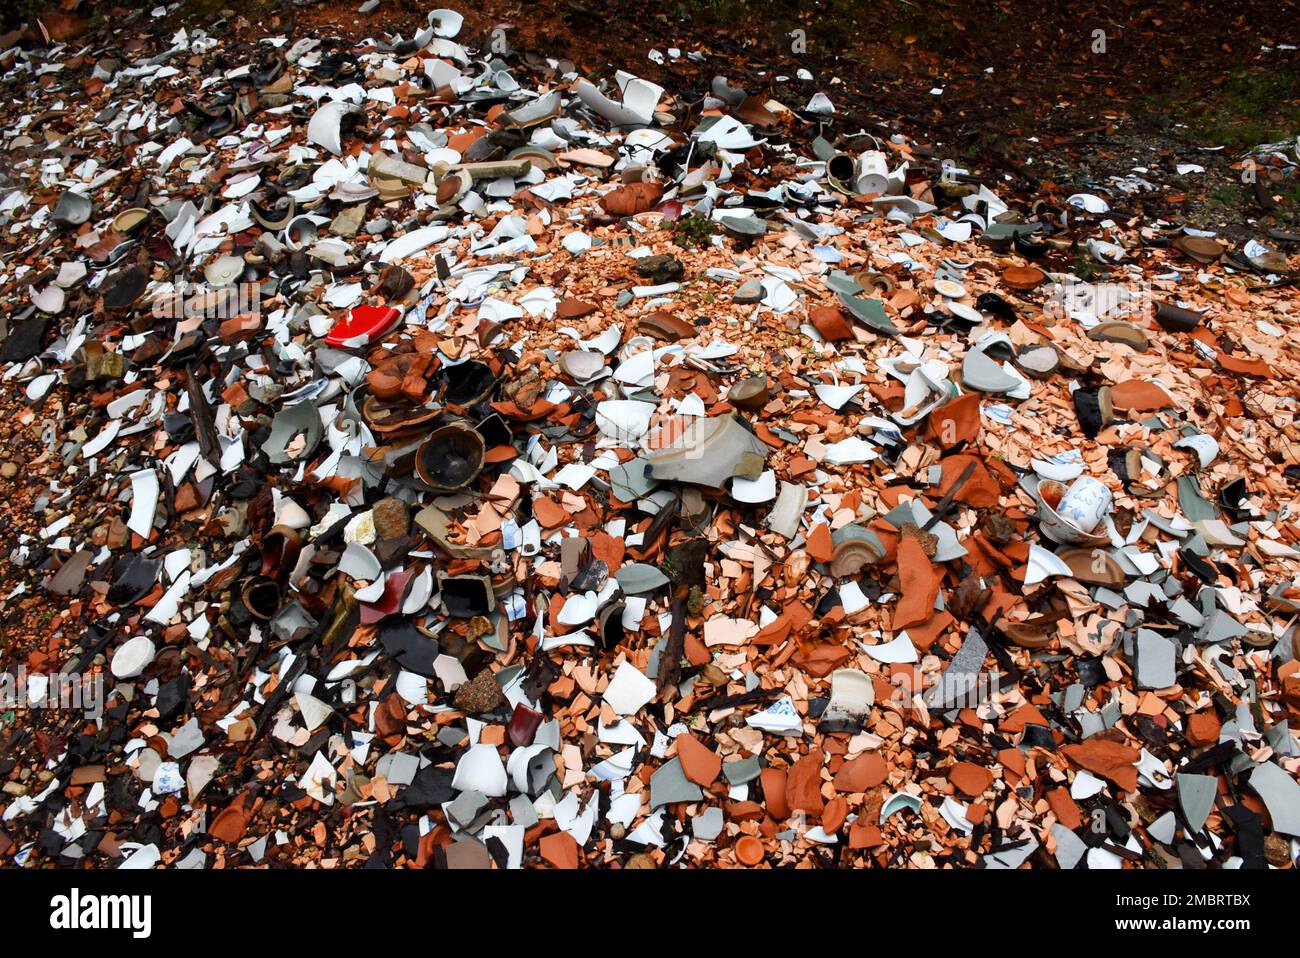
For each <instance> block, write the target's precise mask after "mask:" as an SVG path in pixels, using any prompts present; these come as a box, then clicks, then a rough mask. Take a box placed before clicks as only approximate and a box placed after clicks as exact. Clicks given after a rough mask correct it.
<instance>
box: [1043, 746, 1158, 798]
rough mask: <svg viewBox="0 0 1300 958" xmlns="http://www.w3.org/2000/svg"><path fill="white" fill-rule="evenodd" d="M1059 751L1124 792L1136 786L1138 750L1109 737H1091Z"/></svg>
mask: <svg viewBox="0 0 1300 958" xmlns="http://www.w3.org/2000/svg"><path fill="white" fill-rule="evenodd" d="M1061 752H1062V753H1063V754H1064V755H1065V757H1066V758H1068V759H1069V760H1070V761H1071V762H1073V763H1074V764H1075V765H1077V766H1079V767H1080V768H1086V769H1087V770H1088V771H1090V772H1093V773H1094V774H1096V775H1100V776H1101V777H1102V778H1105V779H1108V780H1109V781H1112V782H1114V783H1115V784H1116V785H1118V786H1119V787H1120V788H1122V789H1124V791H1126V792H1131V791H1133V790H1134V789H1136V788H1137V760H1138V758H1139V752H1138V750H1137V749H1135V748H1129V747H1128V746H1127V745H1120V744H1119V743H1118V742H1112V741H1111V740H1110V739H1105V738H1097V737H1095V736H1094V737H1093V738H1090V739H1087V740H1085V741H1083V742H1081V743H1079V744H1078V745H1067V746H1065V747H1064V748H1062V749H1061Z"/></svg>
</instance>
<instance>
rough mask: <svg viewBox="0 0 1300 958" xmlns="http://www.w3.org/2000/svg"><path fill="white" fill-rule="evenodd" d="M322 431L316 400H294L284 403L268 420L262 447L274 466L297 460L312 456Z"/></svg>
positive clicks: (322, 433) (318, 443) (322, 434)
mask: <svg viewBox="0 0 1300 958" xmlns="http://www.w3.org/2000/svg"><path fill="white" fill-rule="evenodd" d="M324 433H325V430H324V427H323V426H322V425H321V421H320V410H318V409H317V408H316V405H315V403H312V402H301V403H295V404H294V405H292V406H285V407H284V408H283V409H281V410H280V411H279V412H278V413H276V416H275V418H274V419H273V420H271V434H270V435H269V436H268V437H267V439H266V442H265V443H264V444H263V445H262V451H263V452H265V453H266V457H267V458H268V459H269V460H271V462H272V463H273V464H274V465H277V466H280V465H284V464H285V463H288V462H299V461H302V460H305V459H309V458H311V456H312V454H313V453H315V451H316V447H317V446H319V445H320V441H321V438H322V436H324Z"/></svg>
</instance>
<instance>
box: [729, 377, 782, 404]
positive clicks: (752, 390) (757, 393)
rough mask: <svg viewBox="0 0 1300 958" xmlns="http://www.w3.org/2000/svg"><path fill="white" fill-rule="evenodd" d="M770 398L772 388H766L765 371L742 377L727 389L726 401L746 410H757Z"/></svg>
mask: <svg viewBox="0 0 1300 958" xmlns="http://www.w3.org/2000/svg"><path fill="white" fill-rule="evenodd" d="M771 399H772V390H771V389H770V388H768V384H767V373H760V374H759V375H757V376H749V377H747V378H745V379H742V380H740V381H739V382H738V383H736V384H735V385H734V386H732V387H731V389H730V390H728V391H727V402H729V403H731V405H733V406H735V407H736V408H737V409H743V410H745V411H746V412H758V411H759V410H760V409H762V408H763V407H764V406H766V405H767V404H768V402H770V401H771Z"/></svg>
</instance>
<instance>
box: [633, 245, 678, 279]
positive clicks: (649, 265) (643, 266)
mask: <svg viewBox="0 0 1300 958" xmlns="http://www.w3.org/2000/svg"><path fill="white" fill-rule="evenodd" d="M636 271H637V275H638V276H645V277H648V278H649V279H650V281H651V282H652V283H654V284H655V285H656V286H659V285H661V284H663V283H675V282H676V281H677V280H679V279H681V278H682V277H683V276H685V275H686V267H685V266H683V265H682V262H681V260H679V259H678V258H677V257H676V256H670V255H669V254H667V253H659V254H657V255H654V256H643V257H641V258H640V259H639V260H637V261H636Z"/></svg>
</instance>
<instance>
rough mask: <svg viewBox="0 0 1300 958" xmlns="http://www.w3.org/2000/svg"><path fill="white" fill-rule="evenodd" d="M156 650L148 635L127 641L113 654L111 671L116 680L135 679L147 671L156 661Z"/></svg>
mask: <svg viewBox="0 0 1300 958" xmlns="http://www.w3.org/2000/svg"><path fill="white" fill-rule="evenodd" d="M155 654H156V650H155V648H154V644H153V640H152V639H150V638H149V637H148V636H147V635H137V636H135V637H134V638H131V639H127V640H126V641H125V642H123V643H122V644H121V645H120V646H119V647H118V649H117V651H116V652H114V653H113V661H112V662H111V663H110V665H109V670H110V671H111V672H112V673H113V676H114V678H119V679H133V678H135V677H136V676H138V675H140V674H141V673H142V672H143V671H144V670H145V669H147V668H148V667H149V665H150V663H152V662H153V660H154V655H155Z"/></svg>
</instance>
